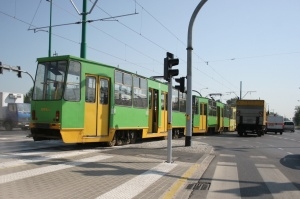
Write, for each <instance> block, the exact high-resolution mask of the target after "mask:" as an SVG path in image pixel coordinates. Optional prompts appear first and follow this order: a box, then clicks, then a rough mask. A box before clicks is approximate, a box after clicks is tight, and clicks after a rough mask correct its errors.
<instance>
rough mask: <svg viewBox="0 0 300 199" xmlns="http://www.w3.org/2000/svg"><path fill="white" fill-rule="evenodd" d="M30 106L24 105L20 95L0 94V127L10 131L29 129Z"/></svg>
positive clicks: (22, 97) (22, 96)
mask: <svg viewBox="0 0 300 199" xmlns="http://www.w3.org/2000/svg"><path fill="white" fill-rule="evenodd" d="M30 117H31V114H30V104H29V103H24V95H23V94H21V93H10V92H0V126H3V127H4V128H5V130H7V131H11V130H12V129H13V128H21V129H22V130H26V129H29V122H30Z"/></svg>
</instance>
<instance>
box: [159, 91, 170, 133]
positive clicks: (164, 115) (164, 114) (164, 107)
mask: <svg viewBox="0 0 300 199" xmlns="http://www.w3.org/2000/svg"><path fill="white" fill-rule="evenodd" d="M160 101H161V119H160V121H161V122H160V128H161V130H162V132H167V131H168V130H167V124H168V94H167V93H165V92H162V93H161V95H160Z"/></svg>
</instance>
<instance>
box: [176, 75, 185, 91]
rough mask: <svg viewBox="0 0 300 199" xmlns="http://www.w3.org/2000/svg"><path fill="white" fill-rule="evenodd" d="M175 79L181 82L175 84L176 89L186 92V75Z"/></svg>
mask: <svg viewBox="0 0 300 199" xmlns="http://www.w3.org/2000/svg"><path fill="white" fill-rule="evenodd" d="M175 81H176V82H177V83H179V85H176V86H175V89H177V90H179V91H180V92H182V93H184V92H185V87H184V83H185V77H180V78H175Z"/></svg>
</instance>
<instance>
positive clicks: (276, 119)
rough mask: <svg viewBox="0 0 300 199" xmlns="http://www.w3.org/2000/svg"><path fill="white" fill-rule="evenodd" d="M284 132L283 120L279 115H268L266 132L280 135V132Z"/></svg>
mask: <svg viewBox="0 0 300 199" xmlns="http://www.w3.org/2000/svg"><path fill="white" fill-rule="evenodd" d="M283 131H284V118H283V116H281V115H277V114H270V115H268V117H267V129H266V133H267V132H274V133H275V134H277V133H280V135H282V132H283Z"/></svg>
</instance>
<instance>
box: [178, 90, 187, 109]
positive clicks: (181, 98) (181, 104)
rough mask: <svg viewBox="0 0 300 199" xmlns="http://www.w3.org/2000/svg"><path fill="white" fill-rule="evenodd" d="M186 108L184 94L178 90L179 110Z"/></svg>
mask: <svg viewBox="0 0 300 199" xmlns="http://www.w3.org/2000/svg"><path fill="white" fill-rule="evenodd" d="M185 110H186V94H185V93H181V92H179V111H180V112H185Z"/></svg>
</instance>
